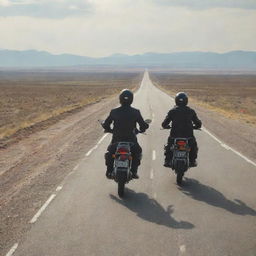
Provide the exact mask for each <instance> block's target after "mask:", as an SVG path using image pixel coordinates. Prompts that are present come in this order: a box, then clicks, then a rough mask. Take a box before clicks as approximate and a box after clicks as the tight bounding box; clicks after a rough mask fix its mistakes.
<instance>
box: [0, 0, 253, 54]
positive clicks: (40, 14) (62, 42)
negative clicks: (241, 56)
mask: <svg viewBox="0 0 256 256" xmlns="http://www.w3.org/2000/svg"><path fill="white" fill-rule="evenodd" d="M255 25H256V0H0V33H1V40H0V48H2V49H17V50H26V49H37V50H45V51H49V52H52V53H56V54H59V53H73V54H79V55H86V56H94V57H99V56H107V55H110V54H113V53H126V54H138V53H144V52H177V51H216V52H226V51H231V50H256V29H255V27H256V26H255Z"/></svg>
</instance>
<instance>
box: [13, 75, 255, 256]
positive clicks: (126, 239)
mask: <svg viewBox="0 0 256 256" xmlns="http://www.w3.org/2000/svg"><path fill="white" fill-rule="evenodd" d="M134 106H135V107H138V108H139V109H141V112H142V115H143V116H144V118H152V119H153V122H152V124H151V126H150V129H149V130H148V132H147V135H139V142H140V144H141V146H142V148H143V161H142V164H141V166H140V169H139V175H140V179H139V180H135V181H131V182H130V183H129V184H128V185H127V189H126V196H125V198H124V199H120V198H119V197H118V195H117V184H116V183H115V182H114V181H111V180H107V179H106V178H105V166H104V160H103V155H104V152H105V149H106V148H107V145H108V144H109V142H110V135H108V136H106V137H104V139H102V140H101V141H100V142H99V143H98V142H95V145H96V147H95V148H93V149H92V151H89V152H88V153H87V154H86V155H85V156H84V159H81V162H80V163H79V165H78V166H77V167H76V168H75V170H74V171H73V172H71V174H70V175H69V176H68V177H67V178H66V179H65V181H64V182H63V184H61V185H60V187H59V188H57V191H56V192H55V193H54V194H53V195H52V196H51V197H50V198H49V201H48V203H49V204H48V205H44V206H45V207H44V208H45V209H44V208H43V209H42V212H41V215H40V213H39V214H38V215H36V216H35V217H34V218H33V220H32V221H31V222H33V224H31V225H32V228H31V230H30V232H28V233H27V234H26V235H25V236H24V237H23V238H22V240H21V241H19V244H18V246H17V245H16V246H14V247H13V249H12V250H11V251H10V252H9V255H12V254H13V255H15V256H16V255H17V256H71V255H72V256H82V255H90V256H92V255H111V256H113V255H114V256H115V255H122V256H123V255H129V256H130V255H136V256H139V255H154V256H155V255H193V256H194V255H195V256H200V255H202V256H206V255H207V256H213V255H214V256H220V255H221V256H224V255H239V256H241V255H243V256H253V255H256V196H255V188H256V185H255V183H256V167H255V166H254V165H253V164H251V163H249V162H247V161H246V160H245V159H244V158H242V157H241V156H239V155H237V154H236V153H235V152H233V151H232V149H230V148H229V147H227V146H226V145H222V143H221V142H220V141H217V140H216V139H214V138H213V137H212V136H210V135H209V134H208V133H207V132H205V131H196V132H195V135H196V137H197V140H198V144H199V148H200V151H199V159H198V162H199V165H198V167H197V168H193V169H190V170H189V171H188V172H187V173H186V179H185V183H184V186H182V187H179V186H177V185H176V182H175V181H176V177H175V175H174V174H173V173H172V171H171V170H170V169H167V168H164V167H163V165H162V163H163V145H164V144H165V142H166V140H167V137H168V131H165V130H160V124H161V122H162V121H163V119H164V117H165V115H166V113H167V112H168V110H169V109H170V108H171V107H172V106H173V100H172V99H171V98H170V97H169V96H167V95H166V94H164V93H163V92H161V91H160V90H159V89H157V88H156V87H154V86H153V85H152V83H151V81H150V80H149V77H148V74H147V73H145V76H144V79H143V81H142V86H141V88H140V89H139V91H138V92H137V93H136V96H135V102H134ZM95 125H98V124H95ZM102 135H103V134H102ZM50 201H51V202H50ZM43 204H44V202H42V205H43ZM46 206H47V207H46ZM16 247H17V249H16ZM15 249H16V251H15ZM9 255H8V256H9Z"/></svg>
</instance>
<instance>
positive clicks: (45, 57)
mask: <svg viewBox="0 0 256 256" xmlns="http://www.w3.org/2000/svg"><path fill="white" fill-rule="evenodd" d="M67 66H133V67H145V68H147V67H168V68H174V69H245V70H247V69H249V70H256V52H254V51H251V52H249V51H232V52H227V53H222V54H220V53H214V52H177V53H145V54H140V55H132V56H129V55H125V54H114V55H111V56H109V57H104V58H90V57H86V56H77V55H71V54H60V55H54V54H51V53H49V52H44V51H36V50H29V51H13V50H3V49H0V67H17V68H25V67H67Z"/></svg>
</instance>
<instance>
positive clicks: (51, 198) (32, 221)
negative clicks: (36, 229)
mask: <svg viewBox="0 0 256 256" xmlns="http://www.w3.org/2000/svg"><path fill="white" fill-rule="evenodd" d="M55 197H56V194H52V195H51V196H50V197H49V199H48V200H47V201H46V202H45V203H44V205H43V206H42V207H41V208H40V209H39V211H38V212H37V213H36V214H35V216H34V217H33V218H32V219H31V221H30V223H31V224H33V223H35V222H36V221H37V219H38V218H39V217H40V215H41V214H42V213H43V211H44V210H45V209H46V208H47V206H48V205H49V204H50V203H51V201H52V200H53V199H54V198H55Z"/></svg>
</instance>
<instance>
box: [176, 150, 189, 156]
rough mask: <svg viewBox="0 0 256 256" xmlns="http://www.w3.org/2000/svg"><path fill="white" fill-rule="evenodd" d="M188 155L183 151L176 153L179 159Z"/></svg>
mask: <svg viewBox="0 0 256 256" xmlns="http://www.w3.org/2000/svg"><path fill="white" fill-rule="evenodd" d="M186 154H187V152H182V151H178V152H176V156H177V157H185V156H186Z"/></svg>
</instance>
